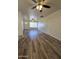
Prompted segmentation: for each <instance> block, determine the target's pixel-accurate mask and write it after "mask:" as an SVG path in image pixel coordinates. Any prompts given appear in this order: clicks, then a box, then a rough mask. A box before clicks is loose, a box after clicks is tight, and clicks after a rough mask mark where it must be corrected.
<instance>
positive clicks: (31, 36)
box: [29, 30, 38, 40]
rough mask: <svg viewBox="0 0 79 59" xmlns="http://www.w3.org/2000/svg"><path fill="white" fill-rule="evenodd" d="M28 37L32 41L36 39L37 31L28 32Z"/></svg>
mask: <svg viewBox="0 0 79 59" xmlns="http://www.w3.org/2000/svg"><path fill="white" fill-rule="evenodd" d="M29 36H30V38H31V39H32V40H33V39H35V38H37V36H38V31H37V30H31V31H30V32H29Z"/></svg>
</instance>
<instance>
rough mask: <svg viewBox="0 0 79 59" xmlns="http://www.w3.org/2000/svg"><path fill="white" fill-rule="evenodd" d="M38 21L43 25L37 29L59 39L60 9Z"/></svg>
mask: <svg viewBox="0 0 79 59" xmlns="http://www.w3.org/2000/svg"><path fill="white" fill-rule="evenodd" d="M40 21H41V22H43V23H44V24H45V26H44V27H43V28H39V30H41V31H42V32H45V33H47V34H49V35H51V36H53V37H55V38H57V39H58V40H61V10H58V11H56V12H54V13H52V14H51V15H49V16H47V17H45V18H43V19H41V20H40Z"/></svg>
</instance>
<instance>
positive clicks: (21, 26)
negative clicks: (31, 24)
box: [18, 12, 23, 35]
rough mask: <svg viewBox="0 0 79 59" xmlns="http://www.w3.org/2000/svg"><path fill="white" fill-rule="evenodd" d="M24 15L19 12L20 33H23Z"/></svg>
mask: <svg viewBox="0 0 79 59" xmlns="http://www.w3.org/2000/svg"><path fill="white" fill-rule="evenodd" d="M22 22H23V16H22V14H21V13H20V12H18V35H23V23H22Z"/></svg>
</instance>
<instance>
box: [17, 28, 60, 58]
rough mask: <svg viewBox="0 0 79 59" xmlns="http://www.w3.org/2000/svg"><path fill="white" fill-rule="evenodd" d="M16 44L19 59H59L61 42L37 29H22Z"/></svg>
mask: <svg viewBox="0 0 79 59" xmlns="http://www.w3.org/2000/svg"><path fill="white" fill-rule="evenodd" d="M18 45H19V46H18V58H19V59H61V42H60V41H59V40H57V39H55V38H53V37H51V36H49V35H47V34H45V33H43V32H40V31H38V30H37V29H31V30H24V36H23V37H19V41H18Z"/></svg>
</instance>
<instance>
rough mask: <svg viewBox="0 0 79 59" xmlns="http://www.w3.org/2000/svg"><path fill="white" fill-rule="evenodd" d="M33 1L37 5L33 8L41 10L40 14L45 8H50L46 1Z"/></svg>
mask: <svg viewBox="0 0 79 59" xmlns="http://www.w3.org/2000/svg"><path fill="white" fill-rule="evenodd" d="M32 1H33V2H34V3H36V5H35V6H34V7H32V9H35V8H36V9H37V10H39V11H40V12H42V8H43V7H44V8H50V6H48V5H45V4H44V1H45V0H32Z"/></svg>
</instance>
